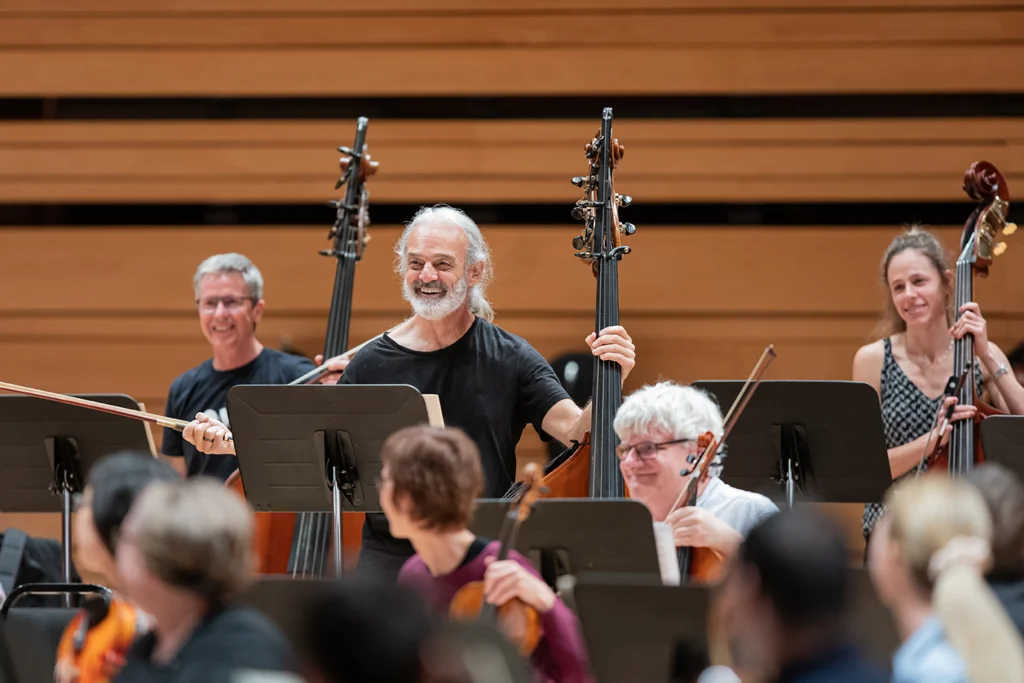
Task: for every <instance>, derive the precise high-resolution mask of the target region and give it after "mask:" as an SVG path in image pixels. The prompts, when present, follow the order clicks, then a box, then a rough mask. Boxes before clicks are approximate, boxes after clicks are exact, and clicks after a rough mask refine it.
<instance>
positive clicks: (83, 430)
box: [0, 394, 152, 606]
mask: <svg viewBox="0 0 1024 683" xmlns="http://www.w3.org/2000/svg"><path fill="white" fill-rule="evenodd" d="M77 397H78V398H84V399H88V400H92V401H97V402H100V403H106V404H108V405H112V406H117V407H120V408H130V409H132V410H139V408H140V406H139V404H138V403H137V402H136V401H135V400H134V399H132V398H131V397H130V396H125V395H123V394H100V395H77ZM146 430H147V427H146V424H145V423H143V422H139V421H136V420H128V419H125V418H124V417H121V416H119V415H111V414H110V413H104V412H100V411H97V410H91V409H88V408H82V407H79V406H72V405H67V404H65V403H57V402H55V401H46V400H44V399H40V398H35V397H31V396H7V395H4V396H0V470H2V471H3V473H4V474H3V476H2V477H0V512H60V513H61V518H62V519H61V522H62V524H61V542H62V544H63V548H64V558H63V565H64V580H65V581H66V582H68V583H70V582H71V578H72V577H71V498H72V496H74V495H77V494H80V493H81V492H82V489H83V488H84V487H85V481H86V477H87V476H88V474H89V471H90V470H91V469H92V467H93V465H94V464H95V463H96V461H97V460H99V459H100V458H102V457H104V456H106V455H110V454H111V453H115V452H117V451H124V450H131V451H142V452H145V453H150V452H152V448H151V445H150V437H149V434H148V433H147V431H146ZM66 602H67V603H68V606H70V596H66Z"/></svg>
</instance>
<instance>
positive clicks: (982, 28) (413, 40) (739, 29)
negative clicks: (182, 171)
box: [0, 7, 1024, 49]
mask: <svg viewBox="0 0 1024 683" xmlns="http://www.w3.org/2000/svg"><path fill="white" fill-rule="evenodd" d="M554 10H555V12H557V13H550V14H549V13H544V14H540V15H539V16H538V12H537V11H532V12H531V11H529V10H526V11H522V12H520V13H516V14H509V15H502V16H494V15H493V14H488V13H484V12H479V11H476V10H467V11H465V12H460V13H457V14H445V15H436V14H414V15H410V14H400V15H396V14H387V13H384V14H372V13H368V14H366V15H360V14H358V13H355V12H352V11H346V10H338V11H325V12H322V13H316V14H301V13H299V12H295V13H287V12H286V13H285V14H283V15H282V14H276V13H275V14H266V15H256V16H253V15H251V14H249V13H245V14H238V15H224V14H217V15H204V14H188V15H184V14H183V15H171V16H167V15H156V14H152V15H150V14H145V13H142V14H134V15H133V16H123V15H85V16H82V15H74V16H70V17H65V16H61V15H49V16H39V15H36V16H32V17H22V16H13V17H10V18H7V19H5V20H4V21H2V22H0V45H3V46H5V47H7V48H10V47H16V46H17V47H30V48H43V47H57V48H70V47H108V48H111V47H117V48H127V47H141V48H156V47H177V48H184V47H214V48H218V49H222V48H229V47H235V48H237V47H258V48H261V49H274V48H295V47H299V48H310V47H334V46H338V45H340V44H345V45H348V46H349V47H354V46H373V47H381V46H389V45H390V46H407V47H412V46H418V47H422V46H443V45H501V46H512V45H577V46H590V45H593V44H595V43H596V44H611V43H619V44H626V45H629V44H638V45H646V46H653V45H677V46H686V45H688V46H697V45H709V46H710V45H730V46H747V47H751V46H762V47H777V46H782V45H790V46H796V45H824V44H829V45H833V46H835V45H883V44H897V45H902V46H906V45H912V44H915V43H936V42H938V43H947V44H954V43H956V44H964V43H982V42H983V43H987V44H994V43H1000V42H1008V41H1011V40H1015V39H1016V37H1017V35H1018V31H1019V27H1020V26H1021V25H1022V23H1024V11H1022V10H1016V9H1005V10H991V11H976V12H963V11H957V10H953V9H950V10H939V11H934V10H927V11H917V12H885V11H879V10H874V11H870V12H864V11H863V10H862V9H858V10H852V11H826V12H823V11H793V12H780V11H778V10H777V9H772V10H765V11H754V12H750V11H747V12H737V11H736V10H735V9H731V8H720V9H719V10H717V11H716V10H704V11H700V12H679V11H676V10H663V11H656V10H636V9H633V10H632V11H626V12H618V11H606V12H605V13H603V14H602V13H593V14H583V13H580V12H578V11H571V10H570V11H566V10H564V9H561V7H555V8H554ZM0 16H2V13H0Z"/></svg>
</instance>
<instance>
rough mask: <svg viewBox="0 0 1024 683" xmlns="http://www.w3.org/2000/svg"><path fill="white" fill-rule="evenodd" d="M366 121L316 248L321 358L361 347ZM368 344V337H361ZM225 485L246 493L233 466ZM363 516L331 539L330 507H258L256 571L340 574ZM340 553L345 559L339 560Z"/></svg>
mask: <svg viewBox="0 0 1024 683" xmlns="http://www.w3.org/2000/svg"><path fill="white" fill-rule="evenodd" d="M368 124H369V120H368V119H367V118H366V117H362V116H361V117H359V119H358V121H357V123H356V137H355V142H354V143H353V145H352V147H345V146H342V147H339V148H338V151H339V152H341V153H342V154H344V155H345V156H343V157H341V159H340V160H339V166H340V168H341V176H340V177H339V178H338V181H337V182H336V183H335V185H334V189H335V190H338V189H340V188H341V187H342V186H344V185H346V183H347V187H346V190H345V198H344V199H341V200H337V201H332V202H330V203H329V206H331V207H332V208H334V209H335V210H336V218H335V221H334V225H333V226H332V227H331V229H330V231H329V233H328V239H330V240H331V242H332V245H331V248H330V249H324V250H321V251H320V252H319V253H320V255H321V256H327V257H329V258H333V259H335V261H336V265H335V273H334V290H333V293H332V295H331V307H330V311H329V313H328V316H327V331H326V335H325V341H324V350H323V357H324V359H325V360H326V359H329V358H334V357H335V356H338V355H341V354H342V353H345V355H347V356H349V357H351V356H353V355H355V352H356V351H358V349H359V348H361V347H362V346H363V344H360V346H359V347H356V348H355V349H349V350H347V351H346V349H348V343H349V327H350V323H351V319H352V295H353V291H354V288H355V267H356V263H358V262H359V261H360V260H362V258H363V253H364V251H365V250H366V245H367V244H368V243H369V241H370V236H369V234H367V228H368V227H369V225H370V216H369V202H370V194H369V191H368V190H367V186H366V184H367V181H368V180H369V178H370V176H372V175H374V174H375V173H377V169H378V167H379V166H380V162H378V161H374V160H372V159H371V158H370V154H369V152H368V151H367V145H366V128H367V125H368ZM366 343H368V342H366ZM327 372H328V370H327V364H326V363H324V364H323V365H321V366H320V367H318V368H316V369H315V370H312V371H310V372H309V373H307V374H306V375H303V376H302V377H299V378H298V379H296V380H295V381H293V382H291V384H306V383H308V382H311V381H315V380H316V379H319V378H320V377H322V376H323V375H324V374H326V373H327ZM226 485H227V486H228V487H229V488H231V489H232V490H233V491H235V492H236V493H237V494H238V495H240V496H242V497H243V498H244V497H245V487H244V485H243V483H242V478H241V473H240V471H239V470H235V472H233V473H232V474H231V476H230V477H229V478H228V480H227V482H226ZM365 518H366V515H365V514H364V513H361V512H347V513H344V514H343V515H342V524H341V534H340V536H339V535H337V534H334V538H332V533H331V532H332V530H333V529H334V525H333V523H332V513H329V512H303V513H298V514H296V513H292V512H259V513H255V516H254V521H255V529H254V532H255V533H254V539H255V546H256V556H257V562H258V573H260V574H285V573H287V574H291V575H292V576H293V577H296V576H302V577H321V576H323V574H324V572H325V571H326V570H327V569H328V567H329V566H332V565H333V567H334V572H335V575H336V576H340V575H341V571H342V563H343V562H345V563H346V564H352V561H353V560H354V559H355V558H356V557H357V556H358V554H359V548H360V546H361V544H362V534H361V530H362V527H363V521H364V520H365ZM332 556H333V557H332ZM343 557H344V560H343V559H342V558H343Z"/></svg>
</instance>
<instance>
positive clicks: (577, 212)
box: [572, 206, 584, 221]
mask: <svg viewBox="0 0 1024 683" xmlns="http://www.w3.org/2000/svg"><path fill="white" fill-rule="evenodd" d="M572 217H573V218H575V219H576V220H578V221H581V220H583V218H584V215H583V209H581V208H580V207H578V206H574V207H572Z"/></svg>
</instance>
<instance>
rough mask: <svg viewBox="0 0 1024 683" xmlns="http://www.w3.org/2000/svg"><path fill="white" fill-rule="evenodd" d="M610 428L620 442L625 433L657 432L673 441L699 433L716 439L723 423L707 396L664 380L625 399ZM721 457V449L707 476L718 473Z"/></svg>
mask: <svg viewBox="0 0 1024 683" xmlns="http://www.w3.org/2000/svg"><path fill="white" fill-rule="evenodd" d="M614 427H615V433H616V434H618V435H619V438H620V439H622V438H624V437H625V436H626V435H629V434H634V435H636V434H652V433H654V432H658V433H661V434H664V435H665V436H666V438H668V439H669V440H673V441H674V440H676V439H693V440H696V439H697V437H699V436H700V435H701V434H704V433H705V432H711V433H712V434H714V435H715V438H717V439H719V440H720V439H721V438H722V432H723V430H724V421H723V418H722V411H721V409H720V408H719V407H718V403H716V402H715V400H714V399H713V398H712V397H711V394H709V393H707V392H706V391H703V390H701V389H697V388H695V387H691V386H686V385H680V384H676V383H675V382H672V381H664V382H658V383H657V384H652V385H647V386H644V387H642V388H640V389H637V390H636V391H634V392H633V393H632V394H630V395H629V396H627V397H626V399H625V400H623V402H622V406H621V407H620V408H619V411H618V412H617V413H616V414H615V423H614ZM725 456H726V452H725V449H724V447H721V448H720V449H719V451H718V453H716V454H715V457H714V459H713V460H712V461H711V464H710V465H709V467H708V473H709V474H710V475H711V476H713V477H717V476H718V475H719V474H721V472H722V465H723V463H724V461H725Z"/></svg>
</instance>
